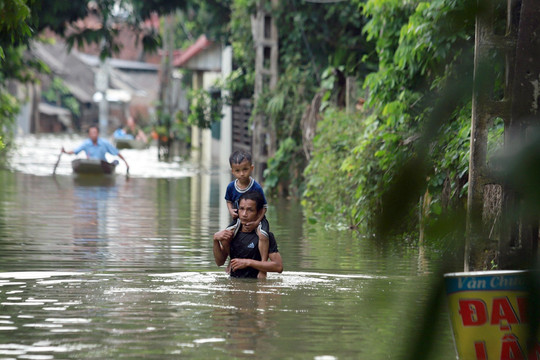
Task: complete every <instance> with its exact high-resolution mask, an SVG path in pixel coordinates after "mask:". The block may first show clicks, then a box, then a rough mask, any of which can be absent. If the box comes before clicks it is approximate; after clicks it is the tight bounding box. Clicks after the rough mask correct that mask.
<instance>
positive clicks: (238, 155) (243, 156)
mask: <svg viewBox="0 0 540 360" xmlns="http://www.w3.org/2000/svg"><path fill="white" fill-rule="evenodd" d="M245 160H247V162H248V163H249V165H251V154H250V153H249V152H247V151H243V150H236V151H235V152H233V153H232V154H231V156H229V164H230V165H231V167H232V166H233V165H234V164H241V163H242V162H244V161H245Z"/></svg>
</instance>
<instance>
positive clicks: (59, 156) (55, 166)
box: [52, 148, 64, 175]
mask: <svg viewBox="0 0 540 360" xmlns="http://www.w3.org/2000/svg"><path fill="white" fill-rule="evenodd" d="M62 150H64V148H62ZM63 153H64V151H60V155H58V160H56V164H54V169H53V172H52V173H53V175H55V174H56V168H57V167H58V164H59V163H60V158H61V157H62V154H63Z"/></svg>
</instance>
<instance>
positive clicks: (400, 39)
mask: <svg viewBox="0 0 540 360" xmlns="http://www.w3.org/2000/svg"><path fill="white" fill-rule="evenodd" d="M471 3H472V2H455V1H449V0H435V1H432V2H429V3H427V2H420V1H406V2H403V1H396V0H370V1H367V2H366V4H365V6H364V8H363V14H364V15H365V16H366V17H367V18H369V21H368V22H367V24H366V26H365V27H364V33H365V35H366V38H367V39H368V40H372V41H375V43H376V48H375V50H376V54H377V58H378V70H377V71H375V72H372V73H370V74H369V75H367V76H366V78H365V84H364V86H365V87H366V88H367V89H368V90H369V97H368V99H367V103H366V105H367V106H368V111H367V112H365V113H364V114H363V115H362V119H361V120H360V121H361V122H362V126H361V127H360V128H358V127H357V126H353V124H354V122H355V121H357V120H355V118H354V117H349V118H350V119H349V120H348V121H345V120H344V121H343V122H337V123H336V126H337V127H338V129H335V130H334V131H336V132H337V134H336V136H342V137H351V129H357V130H358V131H359V132H358V133H356V132H354V133H353V135H352V136H353V137H354V136H355V135H354V134H356V136H355V139H356V143H355V144H354V143H353V144H351V143H347V144H346V147H345V149H344V150H343V154H344V158H343V160H342V161H337V162H335V163H326V162H324V157H325V156H327V154H328V144H326V143H325V142H324V141H323V142H322V143H318V142H316V143H315V152H314V155H313V158H314V160H313V161H312V163H311V164H310V165H309V167H308V168H307V169H306V173H305V175H306V177H307V178H308V179H309V180H308V184H307V190H306V193H305V194H306V198H305V201H304V203H305V204H306V206H307V208H308V209H311V213H312V214H313V215H312V216H314V217H319V218H322V219H323V220H327V221H337V219H339V218H342V217H343V216H345V218H346V219H349V220H348V221H349V222H350V223H349V224H348V225H351V226H357V225H359V224H364V225H375V221H376V219H377V216H378V214H380V213H381V212H382V211H383V207H384V206H388V204H389V202H384V201H383V199H384V198H385V196H386V197H387V195H385V194H387V192H388V190H389V189H390V185H391V184H394V183H395V182H396V181H397V179H398V178H400V176H403V164H407V163H414V162H415V161H416V160H415V159H416V158H417V157H418V156H426V157H427V158H429V159H430V162H429V169H428V170H427V172H426V173H427V174H428V178H427V179H424V181H427V184H428V193H429V194H430V198H431V199H432V200H431V202H430V203H429V209H428V212H429V211H430V212H431V214H432V215H434V217H435V218H436V217H437V216H442V215H443V213H444V211H445V209H447V208H450V207H455V206H463V201H464V195H465V190H466V188H465V187H464V186H465V185H466V181H464V179H466V173H467V168H468V151H469V127H470V98H471V93H470V92H466V91H465V92H463V93H462V94H460V96H461V97H460V98H458V99H456V101H455V102H454V103H453V106H454V108H453V110H450V111H449V112H447V113H448V114H449V115H448V117H446V118H442V119H436V121H435V122H433V121H431V120H430V121H429V122H428V119H431V117H432V116H433V115H432V111H433V108H434V106H435V104H436V103H437V100H438V98H439V97H441V96H442V95H441V90H442V89H443V87H444V85H445V84H447V83H449V82H452V81H455V80H456V79H467V78H468V79H472V58H473V48H474V44H473V41H472V39H473V34H474V18H473V14H474V13H475V11H471V10H473V9H471ZM442 19H445V21H442ZM470 83H472V80H471V81H470ZM333 117H335V114H334V113H326V114H325V119H324V120H323V122H322V123H321V128H323V127H324V126H327V125H325V124H326V122H332V118H333ZM433 123H435V125H436V126H435V127H434V129H435V130H429V128H427V126H433ZM426 129H427V130H428V134H429V135H428V138H426V136H424V135H423V134H425V131H426ZM338 134H341V135H338ZM325 135H326V134H325ZM456 135H457V136H456ZM320 136H321V137H322V136H323V135H320ZM423 144H429V145H428V146H427V147H425V145H423ZM419 146H420V149H419ZM422 146H423V147H424V148H426V149H427V152H426V151H424V150H422ZM345 154H348V155H345ZM314 161H315V162H314ZM316 162H324V163H326V164H327V166H332V169H331V170H329V169H328V168H323V167H321V168H320V169H318V167H317V165H316ZM323 169H324V173H322V172H320V171H319V170H323ZM325 173H327V174H332V176H331V177H332V178H338V179H351V178H352V179H355V182H347V181H346V182H344V184H343V185H344V186H345V190H343V189H340V191H343V192H344V193H345V194H351V195H352V200H351V199H350V196H351V195H349V197H345V198H343V199H341V200H340V196H335V195H334V196H330V195H329V194H326V195H325V196H324V197H317V196H316V194H317V190H318V189H320V188H321V187H323V188H324V186H325V183H329V184H330V183H332V184H334V183H335V179H330V176H326V177H327V180H326V181H325V180H323V179H324V178H325V175H324V174H325ZM321 178H322V179H321ZM401 179H402V180H403V177H401ZM405 180H406V179H405ZM409 180H411V178H410V179H409ZM405 191H406V190H405ZM324 192H325V193H326V192H327V191H324ZM335 192H336V195H337V193H339V192H338V191H335ZM418 196H420V194H418ZM326 199H331V200H332V201H331V207H330V209H329V210H326V209H325V206H323V203H324V201H325V200H326ZM390 203H391V202H390ZM395 204H399V202H395ZM326 208H328V205H326ZM335 209H337V210H336V211H334V210H335ZM412 210H414V209H412ZM416 218H417V216H416V213H415V212H411V213H409V217H408V218H407V220H409V221H405V222H403V223H402V224H403V227H401V228H398V230H399V231H403V230H408V231H411V230H413V229H415V228H416V223H417V222H416ZM411 220H412V221H411Z"/></svg>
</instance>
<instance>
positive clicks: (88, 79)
mask: <svg viewBox="0 0 540 360" xmlns="http://www.w3.org/2000/svg"><path fill="white" fill-rule="evenodd" d="M32 54H33V55H34V56H36V57H38V58H39V59H41V60H42V61H43V62H45V63H46V64H47V65H48V66H49V67H50V68H51V71H52V72H53V73H54V74H55V75H56V76H58V77H60V78H62V80H63V82H64V84H65V85H66V86H67V87H68V88H69V90H70V92H71V93H72V94H73V95H74V96H75V97H76V98H77V99H78V100H79V101H81V102H85V103H88V102H93V96H94V94H95V93H96V91H97V90H96V87H95V73H96V71H98V68H99V63H100V62H99V58H98V57H97V56H92V55H87V54H83V53H80V52H78V51H76V50H72V51H71V52H68V51H67V47H66V45H65V44H64V43H63V42H61V41H57V42H56V43H55V44H44V43H39V42H34V43H33V44H32ZM110 64H111V68H110V83H109V88H111V89H120V90H124V91H127V92H129V93H130V94H131V95H135V96H138V97H148V98H151V99H155V97H156V96H157V84H158V81H157V72H158V70H159V69H158V66H157V65H154V64H148V63H143V62H139V61H128V60H118V59H110Z"/></svg>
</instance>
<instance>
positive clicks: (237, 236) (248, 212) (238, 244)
mask: <svg viewBox="0 0 540 360" xmlns="http://www.w3.org/2000/svg"><path fill="white" fill-rule="evenodd" d="M263 207H264V199H263V198H262V196H261V195H260V194H259V193H258V192H255V191H249V192H246V193H245V194H243V195H242V196H241V197H240V199H239V201H238V218H239V219H240V222H241V225H240V226H239V227H237V228H236V229H235V230H234V231H233V230H228V229H225V230H221V231H218V232H217V233H215V234H214V259H215V260H216V264H217V266H221V265H223V264H225V261H226V260H227V257H228V256H229V255H230V257H231V263H230V269H231V272H230V274H231V276H232V277H239V278H257V274H258V273H259V271H265V272H278V273H281V272H282V271H283V262H282V261H281V255H280V254H279V251H278V248H277V243H276V239H275V238H274V234H272V233H271V232H270V233H269V235H270V237H269V246H268V261H261V253H260V252H259V246H258V243H259V236H258V235H257V233H256V230H257V229H256V225H258V224H256V223H255V219H257V218H258V216H259V214H260V213H261V212H262V211H263ZM249 223H251V226H247V225H246V224H249ZM225 242H227V243H229V244H230V254H229V253H228V252H227V250H225V247H224V246H223V243H225Z"/></svg>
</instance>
